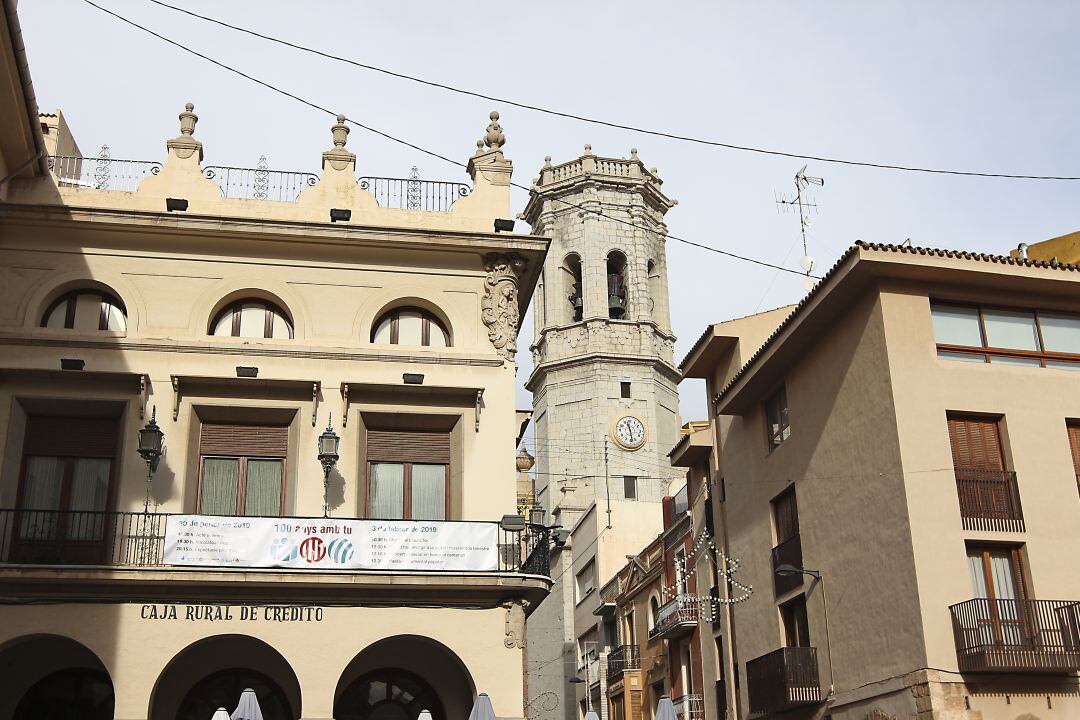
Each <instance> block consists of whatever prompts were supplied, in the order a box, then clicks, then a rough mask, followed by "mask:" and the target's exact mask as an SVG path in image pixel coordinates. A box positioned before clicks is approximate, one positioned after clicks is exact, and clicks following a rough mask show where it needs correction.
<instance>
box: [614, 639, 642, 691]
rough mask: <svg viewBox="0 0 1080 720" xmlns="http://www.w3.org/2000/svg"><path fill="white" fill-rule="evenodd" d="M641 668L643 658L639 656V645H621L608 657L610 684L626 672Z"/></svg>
mask: <svg viewBox="0 0 1080 720" xmlns="http://www.w3.org/2000/svg"><path fill="white" fill-rule="evenodd" d="M640 668H641V656H640V655H639V654H638V646H637V645H620V646H619V647H617V648H615V649H614V650H612V651H611V652H609V653H608V656H607V676H608V682H611V680H612V678H615V677H617V676H618V675H619V674H621V673H622V672H623V671H625V670H639V669H640Z"/></svg>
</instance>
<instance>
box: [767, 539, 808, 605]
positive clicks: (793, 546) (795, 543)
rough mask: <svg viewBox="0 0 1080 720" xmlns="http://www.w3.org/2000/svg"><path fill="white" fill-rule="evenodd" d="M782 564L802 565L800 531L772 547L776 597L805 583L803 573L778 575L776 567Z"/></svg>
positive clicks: (799, 566)
mask: <svg viewBox="0 0 1080 720" xmlns="http://www.w3.org/2000/svg"><path fill="white" fill-rule="evenodd" d="M781 565H793V566H794V567H797V568H801V567H802V565H803V559H802V540H801V539H800V538H799V534H798V533H796V534H794V535H792V536H791V537H790V538H788V539H787V540H785V541H784V542H782V543H780V544H779V545H777V546H776V547H774V548H773V549H772V569H773V593H775V595H776V597H780V596H781V595H783V594H784V593H789V592H791V591H792V590H795V589H796V588H800V587H802V583H803V576H802V574H801V573H791V574H784V575H777V574H776V568H778V567H780V566H781Z"/></svg>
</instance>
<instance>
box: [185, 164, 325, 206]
mask: <svg viewBox="0 0 1080 720" xmlns="http://www.w3.org/2000/svg"><path fill="white" fill-rule="evenodd" d="M203 176H204V177H206V178H208V179H210V180H214V181H216V182H217V184H218V185H220V186H221V196H222V197H223V198H227V199H230V200H275V201H277V202H296V199H297V198H298V197H300V193H301V192H303V191H304V189H306V188H309V187H313V186H314V185H315V184H316V183H318V182H319V176H318V175H316V174H315V173H309V172H299V171H293V170H271V169H270V168H268V167H267V166H266V165H265V164H264V163H262V162H260V163H259V165H258V166H257V167H253V168H242V167H229V166H227V165H207V166H206V167H204V168H203Z"/></svg>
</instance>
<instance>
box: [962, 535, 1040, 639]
mask: <svg viewBox="0 0 1080 720" xmlns="http://www.w3.org/2000/svg"><path fill="white" fill-rule="evenodd" d="M1003 550H1007V551H1009V554H1010V559H1011V562H1010V563H1009V569H1010V570H1011V571H1012V580H1013V586H1014V587H1015V588H1016V602H1017V613H1016V618H1013V619H1009V620H1003V619H1002V618H1001V615H1000V613H999V608H998V605H997V597H996V595H995V592H994V590H995V588H994V584H993V577H994V573H993V570H992V569H991V567H990V553H992V552H1001V551H1003ZM972 551H975V552H978V553H980V554H981V555H982V565H983V578H984V579H985V581H986V596H987V597H986V599H987V601H988V602H987V606H988V609H989V610H990V617H989V618H986V619H985V620H984V621H985V622H989V623H990V624H991V627H992V629H993V633H994V641H995V642H997V643H999V644H1002V643H1004V640H1005V633H1004V629H1003V628H1004V627H1005V625H1006V623H1012V624H1014V625H1016V626H1017V629H1018V630H1019V632H1020V633H1021V637H1029V636H1030V634H1031V632H1030V631H1031V628H1030V627H1029V618H1028V617H1027V613H1026V611H1025V607H1024V601H1026V600H1027V599H1028V598H1029V597H1030V594H1029V592H1028V584H1027V579H1028V569H1027V567H1026V565H1025V564H1024V546H1023V544H1020V543H1005V544H994V543H980V542H974V543H967V546H966V552H967V554H968V556H969V557H970V554H971V552H972Z"/></svg>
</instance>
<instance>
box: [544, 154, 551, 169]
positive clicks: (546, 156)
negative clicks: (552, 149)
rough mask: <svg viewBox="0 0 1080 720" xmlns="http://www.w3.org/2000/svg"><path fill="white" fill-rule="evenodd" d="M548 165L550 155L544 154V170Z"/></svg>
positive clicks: (549, 163)
mask: <svg viewBox="0 0 1080 720" xmlns="http://www.w3.org/2000/svg"><path fill="white" fill-rule="evenodd" d="M549 167H551V156H550V155H545V156H544V169H545V170H546V169H547V168H549Z"/></svg>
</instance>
